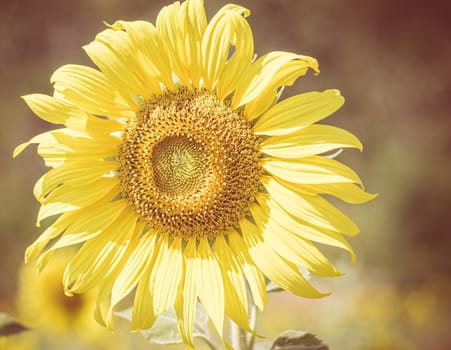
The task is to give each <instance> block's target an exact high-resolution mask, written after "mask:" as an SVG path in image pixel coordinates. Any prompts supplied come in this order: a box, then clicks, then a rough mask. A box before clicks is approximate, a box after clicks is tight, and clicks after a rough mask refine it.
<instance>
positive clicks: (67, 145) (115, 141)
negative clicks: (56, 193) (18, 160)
mask: <svg viewBox="0 0 451 350" xmlns="http://www.w3.org/2000/svg"><path fill="white" fill-rule="evenodd" d="M94 138H95V141H94ZM120 142H121V140H120V139H119V138H117V137H113V136H102V135H95V136H93V135H90V134H86V133H83V132H78V131H74V130H71V129H57V130H52V131H48V132H45V133H42V134H39V135H36V136H35V137H33V138H32V139H31V140H30V141H28V142H25V143H22V144H20V145H19V146H17V147H16V149H15V150H14V153H13V157H16V156H18V155H19V154H20V153H21V152H22V151H23V150H24V149H25V148H26V147H28V146H29V145H30V144H34V143H38V144H39V146H38V153H39V155H40V156H41V157H42V158H43V159H44V161H45V165H46V166H48V167H57V166H60V165H62V164H64V163H65V162H66V161H68V160H69V159H70V160H71V161H80V160H82V161H86V160H94V159H102V158H106V157H109V156H111V155H115V154H116V153H117V148H118V146H119V143H120Z"/></svg>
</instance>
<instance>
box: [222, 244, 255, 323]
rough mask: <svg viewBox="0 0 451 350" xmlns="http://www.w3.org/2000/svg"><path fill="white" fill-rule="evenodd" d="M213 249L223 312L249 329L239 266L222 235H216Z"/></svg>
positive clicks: (244, 286)
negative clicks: (218, 272)
mask: <svg viewBox="0 0 451 350" xmlns="http://www.w3.org/2000/svg"><path fill="white" fill-rule="evenodd" d="M214 250H215V254H216V257H217V259H218V262H219V265H220V268H221V271H222V277H223V280H224V295H225V312H226V314H227V315H228V316H229V317H230V318H231V319H232V320H233V321H234V322H235V323H236V324H237V325H239V326H240V328H241V329H244V330H246V331H251V330H250V328H249V325H248V309H247V295H246V285H245V284H244V276H243V272H242V270H241V266H240V264H239V262H238V261H237V258H236V257H235V255H234V254H233V252H232V250H231V249H230V247H229V246H228V244H227V242H226V240H225V239H224V236H222V235H219V236H218V237H216V241H215V247H214Z"/></svg>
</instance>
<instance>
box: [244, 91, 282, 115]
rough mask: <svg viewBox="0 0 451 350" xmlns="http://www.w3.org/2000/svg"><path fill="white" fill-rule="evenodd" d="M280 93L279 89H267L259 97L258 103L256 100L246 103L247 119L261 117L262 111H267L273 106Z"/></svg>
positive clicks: (245, 113)
mask: <svg viewBox="0 0 451 350" xmlns="http://www.w3.org/2000/svg"><path fill="white" fill-rule="evenodd" d="M279 96H280V93H279V92H278V90H267V91H265V93H264V94H262V95H261V96H260V98H258V99H257V100H254V101H257V102H256V103H254V101H252V102H250V103H248V104H246V105H245V106H244V112H243V114H244V118H246V120H249V121H250V120H253V119H255V118H257V117H259V116H260V115H261V114H262V113H264V112H266V111H267V110H268V109H269V108H270V107H271V106H273V105H274V104H275V103H276V102H277V100H278V98H279Z"/></svg>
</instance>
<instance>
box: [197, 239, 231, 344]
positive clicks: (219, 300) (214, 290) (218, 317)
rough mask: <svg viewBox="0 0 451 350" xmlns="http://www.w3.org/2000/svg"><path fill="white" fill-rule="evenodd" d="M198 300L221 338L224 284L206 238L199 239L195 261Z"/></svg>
mask: <svg viewBox="0 0 451 350" xmlns="http://www.w3.org/2000/svg"><path fill="white" fill-rule="evenodd" d="M195 270H196V272H197V274H196V283H197V292H198V295H199V300H200V301H201V303H202V305H203V306H204V308H205V311H207V313H208V315H209V316H210V319H211V321H212V322H213V325H214V326H215V328H216V330H217V332H218V333H219V335H220V337H221V338H222V337H223V336H222V334H223V326H224V282H223V280H222V274H221V270H220V268H219V265H218V261H217V260H216V257H215V256H214V254H213V252H212V251H211V248H210V245H209V243H208V239H207V238H201V239H200V243H199V247H198V251H197V259H196V260H195Z"/></svg>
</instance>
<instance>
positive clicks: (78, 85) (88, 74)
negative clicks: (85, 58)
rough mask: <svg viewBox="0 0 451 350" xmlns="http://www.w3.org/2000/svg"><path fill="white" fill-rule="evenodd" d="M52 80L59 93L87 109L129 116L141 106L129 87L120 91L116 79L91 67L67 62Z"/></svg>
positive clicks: (110, 115) (89, 111)
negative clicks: (128, 92) (133, 97)
mask: <svg viewBox="0 0 451 350" xmlns="http://www.w3.org/2000/svg"><path fill="white" fill-rule="evenodd" d="M50 81H51V82H52V84H53V87H54V88H55V91H56V92H57V93H58V94H60V95H61V96H62V97H64V99H66V100H68V101H70V102H72V103H73V104H74V105H76V106H79V107H80V108H82V109H83V110H85V111H87V112H88V113H92V114H95V115H100V116H108V117H117V118H128V117H131V116H133V114H134V112H136V111H137V110H138V106H137V105H136V103H135V102H134V101H133V99H132V98H131V97H130V96H129V95H128V94H127V91H125V92H122V93H121V91H119V87H118V86H117V85H116V84H114V82H113V80H111V79H109V78H107V77H106V76H105V74H103V73H102V72H99V71H98V70H96V69H94V68H91V67H86V66H81V65H75V64H68V65H64V66H62V67H60V68H58V69H57V70H56V71H55V72H54V73H53V75H52V77H51V78H50Z"/></svg>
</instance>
